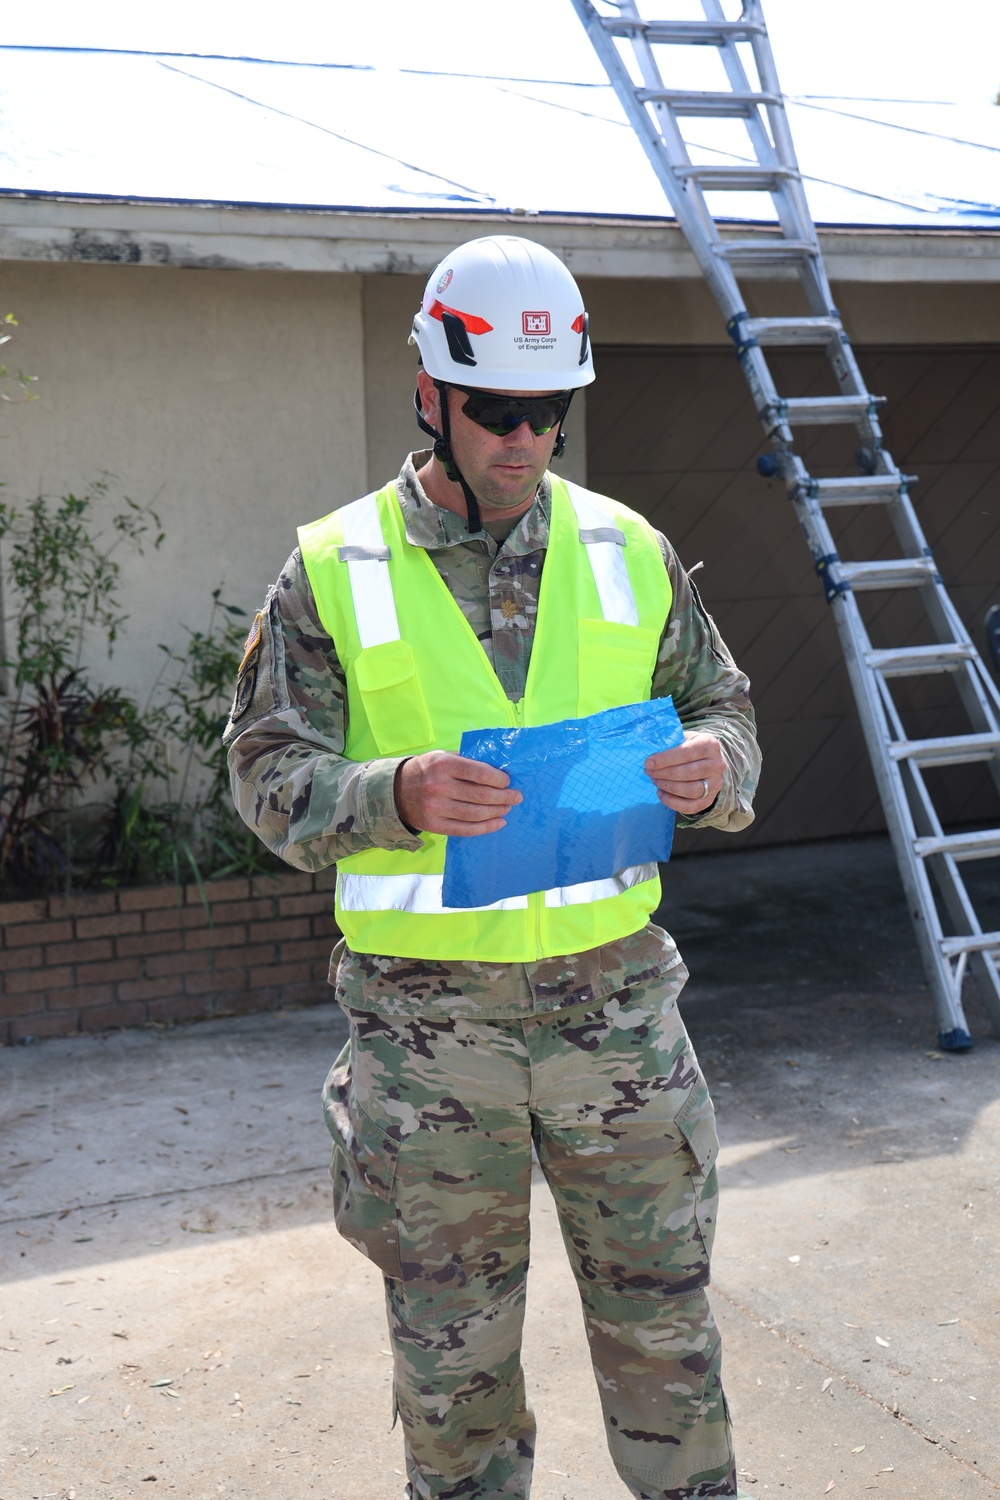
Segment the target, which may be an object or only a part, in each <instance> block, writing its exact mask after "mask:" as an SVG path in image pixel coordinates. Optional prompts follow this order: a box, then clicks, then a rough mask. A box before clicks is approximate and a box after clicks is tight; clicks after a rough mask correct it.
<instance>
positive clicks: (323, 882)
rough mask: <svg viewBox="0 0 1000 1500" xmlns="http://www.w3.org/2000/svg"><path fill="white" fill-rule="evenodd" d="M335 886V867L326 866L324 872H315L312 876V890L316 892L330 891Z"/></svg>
mask: <svg viewBox="0 0 1000 1500" xmlns="http://www.w3.org/2000/svg"><path fill="white" fill-rule="evenodd" d="M336 885H337V866H336V865H327V867H326V869H325V870H317V871H316V873H315V875H314V876H313V888H314V890H317V891H332V890H335V889H336Z"/></svg>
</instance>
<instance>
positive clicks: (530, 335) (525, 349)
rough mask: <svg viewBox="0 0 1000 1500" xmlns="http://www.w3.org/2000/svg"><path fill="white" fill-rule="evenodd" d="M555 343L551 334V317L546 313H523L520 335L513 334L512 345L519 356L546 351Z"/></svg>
mask: <svg viewBox="0 0 1000 1500" xmlns="http://www.w3.org/2000/svg"><path fill="white" fill-rule="evenodd" d="M555 342H556V339H555V336H554V335H553V333H552V317H551V315H550V314H549V313H547V312H523V313H522V314H521V333H520V334H515V336H514V344H515V346H516V348H517V349H518V351H519V353H521V354H528V353H531V352H532V351H533V350H538V349H548V348H550V347H551V345H552V344H554V343H555Z"/></svg>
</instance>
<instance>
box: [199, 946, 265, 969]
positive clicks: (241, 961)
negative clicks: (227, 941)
mask: <svg viewBox="0 0 1000 1500" xmlns="http://www.w3.org/2000/svg"><path fill="white" fill-rule="evenodd" d="M277 957H278V952H277V947H276V945H275V944H274V943H251V944H250V945H249V946H244V947H242V948H220V949H218V951H217V952H216V955H215V967H216V969H219V970H222V969H225V970H229V969H233V968H239V967H240V965H243V966H244V967H246V966H248V965H249V964H273V963H274V962H275V960H276V959H277Z"/></svg>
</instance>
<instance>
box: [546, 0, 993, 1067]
mask: <svg viewBox="0 0 1000 1500" xmlns="http://www.w3.org/2000/svg"><path fill="white" fill-rule="evenodd" d="M573 5H574V7H575V9H576V11H577V14H578V15H579V17H580V20H581V21H582V22H583V24H584V26H585V27H586V29H587V32H588V34H589V36H590V39H591V41H592V43H593V45H594V47H595V49H596V51H597V54H598V56H599V58H600V60H601V62H602V63H603V65H604V68H605V70H606V72H607V74H608V77H609V79H610V81H611V83H612V85H613V86H614V89H615V92H616V93H617V95H618V98H619V100H620V101H621V104H622V107H623V108H624V110H625V112H626V114H627V116H628V118H629V120H630V122H631V124H632V127H633V129H634V130H635V132H636V134H637V135H638V137H639V140H640V141H641V143H642V145H643V147H644V149H645V151H646V154H647V156H648V157H649V160H650V162H651V163H652V166H653V169H654V171H655V172H656V175H657V177H658V178H659V180H660V183H661V185H662V187H663V190H664V192H665V193H666V195H667V198H668V199H669V201H670V205H671V207H672V209H673V211H674V214H675V216H676V218H677V222H678V225H679V226H680V228H681V229H682V231H683V232H684V235H685V236H686V238H687V241H688V244H689V246H690V248H691V250H692V252H693V254H694V256H695V259H696V260H697V262H698V264H699V266H700V267H701V270H702V272H703V273H704V275H705V278H706V280H707V281H708V284H709V286H710V287H711V289H712V292H713V293H714V295H715V298H716V300H717V302H718V303H719V305H720V307H721V308H722V311H723V313H724V315H725V319H726V327H727V329H728V331H729V333H730V335H731V337H732V339H733V342H734V344H735V346H736V351H737V354H738V356H739V360H740V364H741V365H742V367H743V373H744V374H745V376H746V379H747V382H748V384H749V386H750V391H751V394H752V396H753V400H754V405H755V406H756V408H757V414H758V416H759V417H760V419H761V422H762V423H763V426H764V429H765V431H766V432H767V434H768V436H769V438H770V440H771V445H772V449H773V454H769V455H765V456H764V458H763V459H762V460H760V462H759V467H760V468H761V471H762V472H764V473H777V474H779V475H780V476H781V478H782V479H783V480H784V482H785V485H786V487H787V490H788V497H789V499H790V500H791V502H792V504H793V505H794V507H795V511H796V514H797V516H798V519H799V522H800V524H801V526H802V529H803V531H804V532H805V534H806V540H807V541H808V544H809V548H810V551H811V552H812V556H813V560H814V563H815V566H816V571H817V573H818V575H819V577H820V580H821V582H822V584H823V586H824V589H825V592H826V597H827V600H828V601H829V603H830V605H831V608H832V610H833V615H834V619H835V620H836V623H837V630H838V632H839V635H840V640H841V645H842V647H843V651H844V656H845V658H846V663H847V669H848V673H849V675H850V679H851V685H852V688H853V690H854V696H855V698H856V700H857V705H858V712H859V714H860V716H861V723H862V727H863V729H864V735H865V740H866V741H867V745H868V751H869V754H870V756H871V762H872V766H873V768H874V771H875V779H876V781H877V783H878V788H879V794H880V796H881V800H882V806H883V809H884V812H885V819H886V823H887V824H888V827H889V832H890V835H891V837H892V842H893V846H894V849H895V853H896V858H897V860H898V863H899V869H900V874H901V876H902V880H903V886H904V888H905V892H906V896H907V900H908V904H909V908H910V913H911V915H912V918H913V923H914V927H915V929H916V936H917V942H918V944H919V947H920V951H921V954H922V957H923V960H924V965H925V968H926V971H927V976H928V980H929V983H930V988H931V991H932V994H933V997H934V1003H935V1009H936V1012H937V1018H938V1024H939V1029H940V1037H939V1042H940V1046H941V1047H942V1048H944V1049H947V1050H949V1051H964V1050H967V1049H968V1048H969V1047H971V1046H972V1037H971V1035H970V1033H969V1028H968V1025H967V1023H966V1019H965V1014H964V1011H963V1008H962V989H963V983H964V980H965V979H966V977H967V975H968V974H969V973H971V974H974V975H975V977H976V979H977V981H978V983H979V987H980V990H981V992H982V994H983V996H984V999H985V1001H986V1005H987V1008H988V1011H989V1014H990V1019H991V1021H992V1023H993V1026H994V1029H995V1030H996V1031H997V1033H998V1034H1000V972H998V961H1000V932H984V931H983V929H982V926H981V924H980V921H979V918H978V917H977V914H976V910H975V908H974V905H973V901H972V899H971V897H970V893H969V890H968V889H967V886H966V883H965V881H964V880H963V878H962V874H961V870H960V865H961V863H962V862H963V861H965V860H973V859H984V858H991V857H996V856H998V855H1000V828H992V829H988V830H985V831H975V832H958V833H953V832H952V833H949V832H945V830H944V828H943V827H942V823H941V820H940V817H939V815H938V812H937V810H936V808H935V805H934V802H933V800H932V797H931V794H930V791H929V789H928V786H927V780H926V777H925V775H924V773H925V771H926V770H928V769H930V768H933V767H941V766H949V765H957V764H962V763H968V762H973V761H979V762H984V763H987V764H988V767H989V769H990V771H991V773H992V776H993V779H994V781H995V782H996V785H997V788H998V790H1000V693H998V691H997V686H996V683H995V682H994V681H993V678H992V677H991V675H990V673H989V672H988V671H987V669H986V667H985V665H984V663H983V661H982V660H981V658H980V656H979V654H978V652H977V651H976V648H975V646H974V645H973V642H972V640H971V639H970V637H969V634H968V632H967V631H966V629H965V627H964V625H963V624H962V621H961V620H960V619H959V617H958V613H957V611H956V609H955V607H954V605H953V604H952V602H951V600H950V598H949V597H948V594H947V592H946V590H945V588H944V586H943V584H942V582H941V578H940V575H939V573H938V571H937V568H936V566H935V564H934V560H933V558H932V556H931V552H930V548H929V547H928V546H927V542H926V540H925V538H924V534H923V532H922V530H921V528H920V523H919V521H918V520H917V516H916V513H915V511H914V509H913V504H912V502H911V500H910V497H909V494H908V493H907V490H908V484H909V483H911V482H912V480H908V477H907V476H906V475H904V474H901V473H900V472H899V470H898V469H897V467H896V465H895V464H894V462H893V460H892V458H891V457H890V455H889V454H888V453H887V452H886V450H885V448H884V447H883V446H882V433H881V429H880V427H879V423H878V420H877V417H876V412H877V409H878V407H879V406H880V405H881V403H882V400H883V399H884V398H880V397H877V396H872V395H870V394H869V392H868V390H867V388H866V386H865V382H864V380H863V379H862V376H861V372H860V370H859V369H858V366H857V363H856V361H855V358H854V354H853V352H852V350H851V346H850V343H849V340H848V338H847V335H846V333H845V332H844V329H843V326H842V323H841V320H840V317H839V315H838V313H837V311H836V308H835V307H834V304H833V298H832V295H831V292H830V287H829V283H828V281H827V275H826V269H825V267H824V264H823V258H822V255H821V253H820V248H819V242H818V240H817V237H816V229H815V226H814V224H813V222H812V217H811V215H810V212H809V208H808V205H807V203H806V197H805V192H804V190H803V186H802V178H801V174H800V172H799V167H798V162H797V161H796V157H795V150H794V147H793V145H792V138H791V133H790V131H789V126H788V119H787V116H786V114H785V108H784V101H783V98H782V94H781V90H780V88H779V86H778V78H777V74H776V71H775V67H774V61H773V58H772V55H771V49H770V45H769V43H768V38H767V31H766V28H765V25H764V19H763V15H762V12H761V7H760V3H759V0H744V3H743V8H742V12H741V14H740V16H739V18H738V19H736V20H727V19H726V15H725V12H724V10H723V6H722V3H721V0H701V6H702V10H703V12H704V19H698V20H652V19H644V18H643V17H642V16H641V15H640V14H639V10H638V6H637V4H636V3H635V0H603V11H604V13H603V14H602V13H601V12H599V11H598V10H597V8H596V6H595V5H594V4H593V3H591V0H573ZM696 45H697V46H701V47H704V48H715V49H716V50H717V53H718V57H719V59H720V60H721V63H722V67H723V69H724V70H725V79H726V80H727V82H728V87H722V88H721V89H719V90H718V91H715V92H711V91H694V90H691V89H685V88H678V87H675V86H674V85H673V84H672V83H671V84H668V83H665V82H664V79H663V76H662V74H661V71H660V60H661V59H664V60H667V61H672V60H676V58H677V55H678V54H677V52H676V51H673V52H671V51H670V50H669V49H676V48H679V47H690V46H696ZM659 49H668V50H667V51H666V52H665V53H664V52H663V51H660V50H659ZM751 55H752V61H753V72H751V73H748V71H747V67H746V66H745V64H748V63H749V62H750V60H751ZM700 56H704V54H700ZM754 74H755V75H756V76H754ZM719 81H720V83H721V82H722V73H721V70H720V72H719ZM706 118H713V119H724V120H730V121H732V120H736V121H742V122H743V125H744V126H745V135H746V141H743V142H741V144H742V145H743V148H744V149H745V148H746V143H747V142H748V143H749V148H750V151H751V152H752V156H750V155H748V156H746V157H743V154H742V151H741V152H740V153H739V155H738V156H734V153H733V152H732V151H731V150H728V149H727V150H726V151H725V152H723V153H716V154H717V155H720V154H721V155H727V156H729V157H730V158H734V159H732V160H731V162H730V164H723V165H720V164H713V165H704V164H702V163H701V162H699V161H698V160H693V159H692V155H691V152H690V149H689V148H690V146H691V142H690V141H689V140H688V139H687V138H686V137H685V135H684V134H683V130H682V125H683V122H684V121H686V120H690V119H696V120H704V119H706ZM704 154H705V153H704V152H699V151H698V150H697V148H695V155H696V157H697V156H698V155H702V156H703V155H704ZM706 192H710V193H713V194H714V193H725V192H741V193H746V192H756V193H766V194H768V195H769V196H770V199H771V203H772V204H773V209H774V212H775V213H776V215H777V224H776V225H774V227H773V228H771V227H770V226H763V227H762V228H761V229H759V230H751V231H750V233H749V234H748V233H747V232H746V230H734V229H733V228H732V227H729V228H727V227H726V226H725V225H724V224H720V223H719V222H717V220H716V218H715V217H714V216H713V214H712V212H711V211H710V209H709V206H708V204H707V202H706V198H705V194H706ZM764 217H765V215H763V214H762V215H761V218H764ZM761 266H764V267H771V266H774V267H777V266H788V267H791V268H792V269H793V271H795V272H797V274H798V277H799V281H800V283H801V286H802V289H803V291H804V293H805V297H806V299H807V306H808V307H809V309H810V311H811V316H804V317H751V316H750V315H749V314H748V312H747V310H746V306H745V302H744V298H743V296H742V295H741V292H740V289H739V284H738V272H739V269H740V268H741V267H753V268H758V267H761ZM803 347H812V348H814V349H821V350H823V351H825V353H826V355H827V357H828V359H829V361H830V364H831V366H832V368H833V373H834V376H835V378H836V385H837V389H838V391H839V394H837V395H832V396H827V397H818V398H817V397H783V396H780V395H779V394H778V391H777V389H776V386H775V382H774V379H773V377H772V375H771V371H770V370H769V368H768V364H767V359H766V357H765V352H764V351H765V348H779V349H780V348H783V349H801V348H803ZM832 423H845V424H853V426H854V428H855V430H856V432H857V434H858V436H859V438H860V445H859V448H858V451H857V454H856V462H857V465H858V470H859V472H858V473H856V474H853V475H851V476H849V477H845V478H835V479H828V478H822V479H814V478H813V477H812V476H811V475H810V474H809V472H808V470H807V469H806V467H805V464H804V463H803V461H802V459H801V458H800V457H799V455H798V454H797V453H796V452H795V447H794V442H795V439H794V431H795V429H796V428H797V427H800V426H807V425H808V426H814V425H817V424H832ZM871 505H878V506H885V507H886V510H887V513H888V516H889V519H890V521H891V523H892V527H893V529H894V531H895V535H896V538H897V540H898V557H897V558H895V559H894V560H891V561H853V562H849V561H846V560H844V559H842V558H841V557H839V556H838V553H837V547H836V543H835V541H834V537H833V533H832V532H831V529H830V526H829V525H828V523H827V520H826V518H825V515H824V512H825V511H826V510H829V509H830V508H832V507H837V506H871ZM894 589H908V590H913V591H915V594H916V597H917V598H918V599H919V600H920V601H921V603H922V604H923V606H924V609H925V611H926V616H927V621H928V623H929V627H930V628H929V631H928V633H929V634H931V635H933V638H934V640H933V644H931V645H920V646H908V647H900V648H899V649H889V650H885V649H875V647H874V646H873V645H872V642H871V640H870V639H869V634H868V631H867V629H866V626H865V622H864V620H863V618H862V614H861V609H860V607H859V604H858V601H857V598H856V594H857V593H858V592H859V591H861V590H883V591H885V590H894ZM940 672H946V673H951V674H953V677H954V681H955V684H956V686H957V689H958V695H959V697H960V700H961V704H962V706H963V708H964V710H965V713H966V714H967V717H968V721H969V732H967V733H959V734H953V735H949V736H946V737H939V738H934V739H911V738H908V737H907V733H906V730H905V729H904V724H903V720H902V717H901V714H900V712H899V709H898V707H897V704H896V702H895V701H894V698H893V693H892V683H893V680H894V679H898V678H904V677H910V678H913V677H918V676H920V675H921V674H926V673H940ZM946 929H947V930H946Z"/></svg>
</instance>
